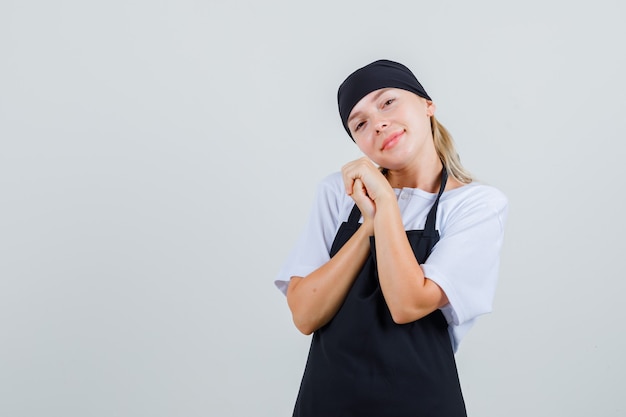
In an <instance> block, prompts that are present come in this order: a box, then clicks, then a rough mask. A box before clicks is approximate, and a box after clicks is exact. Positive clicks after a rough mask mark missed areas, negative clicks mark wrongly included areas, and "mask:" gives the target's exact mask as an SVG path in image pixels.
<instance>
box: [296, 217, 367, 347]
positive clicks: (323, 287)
mask: <svg viewBox="0 0 626 417" xmlns="http://www.w3.org/2000/svg"><path fill="white" fill-rule="evenodd" d="M372 231H373V225H372V222H371V220H368V219H365V221H364V222H363V224H362V225H361V227H359V228H358V229H357V231H356V232H355V233H354V235H352V237H351V238H350V239H349V240H348V241H347V242H346V244H345V245H344V246H343V247H342V248H341V249H340V250H339V251H338V252H337V254H336V255H335V256H333V257H332V258H331V259H330V260H329V261H328V262H327V263H325V264H324V265H322V266H321V267H319V268H318V269H316V270H315V271H313V272H312V273H311V274H309V275H307V277H306V278H302V277H292V278H291V281H290V282H289V287H288V288H287V304H288V305H289V309H290V310H291V314H292V316H293V322H294V324H295V325H296V327H297V328H298V330H300V331H301V332H302V333H304V334H307V335H308V334H311V333H313V332H314V331H316V330H317V329H319V328H320V327H322V326H324V325H325V324H326V323H328V322H329V321H330V319H332V318H333V317H334V315H335V314H336V313H337V310H339V307H340V306H341V304H342V303H343V300H344V299H345V298H346V295H347V294H348V291H349V290H350V287H351V286H352V282H353V281H354V279H355V278H356V276H357V274H358V273H359V271H360V270H361V267H362V266H363V263H364V262H365V259H366V258H367V256H368V253H369V251H370V240H369V238H370V236H371V235H372Z"/></svg>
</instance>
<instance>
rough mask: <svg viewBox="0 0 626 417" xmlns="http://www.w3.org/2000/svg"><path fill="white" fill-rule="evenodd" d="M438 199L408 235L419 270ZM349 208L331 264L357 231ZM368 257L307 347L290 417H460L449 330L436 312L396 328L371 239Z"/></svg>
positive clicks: (431, 237) (430, 243)
mask: <svg viewBox="0 0 626 417" xmlns="http://www.w3.org/2000/svg"><path fill="white" fill-rule="evenodd" d="M446 181H447V172H446V169H445V168H444V169H443V171H442V174H441V186H440V190H439V194H438V195H437V198H436V200H435V202H434V204H433V206H432V208H431V210H430V212H429V213H428V217H427V219H426V224H425V227H424V230H410V231H407V237H408V239H409V242H410V244H411V248H412V249H413V253H414V254H415V257H416V259H417V260H418V262H419V263H420V264H421V263H424V261H426V259H427V258H428V255H429V254H430V252H431V250H432V248H433V247H434V246H435V244H436V243H437V242H438V241H439V232H438V231H437V230H436V229H435V222H436V216H437V206H438V204H439V199H440V197H441V194H442V193H443V190H444V189H445V186H446ZM360 217H361V212H360V211H359V209H358V207H357V206H356V204H355V205H354V208H353V209H352V211H351V213H350V216H349V218H348V221H347V222H344V223H343V224H342V225H341V227H340V228H339V231H338V232H337V236H336V237H335V240H334V242H333V245H332V248H331V252H330V256H331V257H332V256H334V255H335V254H336V253H337V252H338V251H339V249H341V247H342V246H343V245H344V244H345V243H346V242H347V241H348V240H349V239H350V237H351V236H352V235H353V234H354V232H355V231H356V230H357V229H358V227H359V226H360V224H359V219H360ZM370 248H371V249H370V255H369V256H368V258H367V260H366V261H365V263H364V265H363V268H362V269H361V272H360V273H359V275H358V276H357V277H356V279H355V281H354V283H353V284H352V287H351V289H350V291H349V292H348V295H347V296H346V299H345V300H344V302H343V304H342V306H341V308H340V309H339V311H338V312H337V314H336V315H335V316H334V317H333V319H332V320H331V321H330V322H329V323H327V324H326V325H325V326H323V327H322V328H320V329H318V330H317V331H316V332H315V333H314V334H313V338H312V341H311V348H310V350H309V356H308V359H307V364H306V368H305V371H304V376H303V377H302V383H301V385H300V391H299V393H298V398H297V400H296V405H295V408H294V413H293V415H294V417H349V416H355V417H357V416H358V417H368V416H371V417H409V416H410V417H417V416H446V417H457V416H458V417H465V416H466V412H465V404H464V401H463V396H462V394H461V387H460V384H459V379H458V375H457V369H456V363H455V361H454V353H453V351H452V344H451V342H450V336H449V334H448V324H447V322H446V319H445V318H444V316H443V314H442V313H441V311H440V310H436V311H434V312H433V313H431V314H429V315H428V316H426V317H423V318H421V319H419V320H417V321H414V322H412V323H407V324H396V323H394V322H393V320H392V318H391V313H390V312H389V309H388V308H387V304H386V303H385V300H384V298H383V294H382V291H381V289H380V284H379V282H378V270H377V267H376V249H375V237H371V238H370Z"/></svg>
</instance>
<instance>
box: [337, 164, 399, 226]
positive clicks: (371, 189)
mask: <svg viewBox="0 0 626 417" xmlns="http://www.w3.org/2000/svg"><path fill="white" fill-rule="evenodd" d="M341 172H342V174H343V182H344V185H345V187H346V193H347V194H348V195H349V196H350V197H352V199H353V200H354V202H355V203H356V205H357V206H358V207H359V210H361V214H362V215H363V222H364V223H365V222H367V223H370V222H371V220H373V219H374V216H375V215H376V203H377V201H380V200H382V199H384V198H386V197H393V201H395V200H396V198H395V193H394V192H393V189H392V188H391V186H390V185H389V182H388V181H387V178H385V176H384V175H383V174H382V173H381V172H380V170H379V169H378V167H376V166H375V165H374V164H373V163H372V161H370V160H369V159H368V158H365V157H363V158H360V159H357V160H356V161H352V162H349V163H347V164H346V165H344V166H343V168H342V170H341Z"/></svg>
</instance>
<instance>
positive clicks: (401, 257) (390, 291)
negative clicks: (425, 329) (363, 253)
mask: <svg viewBox="0 0 626 417" xmlns="http://www.w3.org/2000/svg"><path fill="white" fill-rule="evenodd" d="M374 231H375V236H376V261H377V266H378V276H379V280H380V287H381V290H382V292H383V295H384V297H385V302H386V303H387V306H388V308H389V311H390V312H391V315H392V317H393V320H394V321H395V322H396V323H409V322H411V321H415V320H418V319H420V318H422V317H424V316H426V315H428V314H430V313H431V312H433V311H434V310H436V309H437V308H439V307H441V306H443V305H445V304H446V302H447V299H446V297H445V294H444V293H443V291H442V290H441V289H440V288H439V287H438V286H437V284H435V283H434V282H433V281H431V280H429V279H426V278H425V277H424V272H423V271H422V268H421V267H420V265H419V263H418V261H417V259H415V255H414V253H413V250H412V248H411V245H410V243H409V241H408V239H407V235H406V231H405V230H404V225H403V223H402V218H401V215H400V211H399V209H398V206H397V204H396V203H395V201H389V202H388V203H385V202H380V203H377V210H376V217H375V219H374Z"/></svg>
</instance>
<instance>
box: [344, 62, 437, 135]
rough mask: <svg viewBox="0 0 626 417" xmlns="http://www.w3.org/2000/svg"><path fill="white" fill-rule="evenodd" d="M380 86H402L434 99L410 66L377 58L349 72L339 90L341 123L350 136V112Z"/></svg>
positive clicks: (428, 98)
mask: <svg viewBox="0 0 626 417" xmlns="http://www.w3.org/2000/svg"><path fill="white" fill-rule="evenodd" d="M381 88H400V89H402V90H407V91H411V92H412V93H415V94H417V95H418V96H420V97H422V98H425V99H426V100H431V98H430V96H429V95H428V94H427V93H426V90H424V87H422V85H421V84H420V82H419V81H417V78H415V75H413V73H412V72H411V70H410V69H408V68H407V67H405V66H404V65H402V64H400V63H398V62H393V61H389V60H386V59H381V60H379V61H374V62H372V63H371V64H369V65H366V66H364V67H363V68H359V69H358V70H356V71H354V72H353V73H352V74H350V75H349V76H348V78H346V80H345V81H344V82H343V83H341V85H340V86H339V91H338V92H337V102H338V104H339V115H340V116H341V122H342V123H343V127H344V128H345V129H346V132H348V135H350V137H352V135H351V134H350V129H349V128H348V117H349V116H350V112H351V111H352V109H353V108H354V106H356V104H357V103H358V102H359V101H360V100H361V99H362V98H363V97H365V96H366V95H368V94H369V93H371V92H372V91H376V90H380V89H381ZM352 140H354V139H352Z"/></svg>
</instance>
